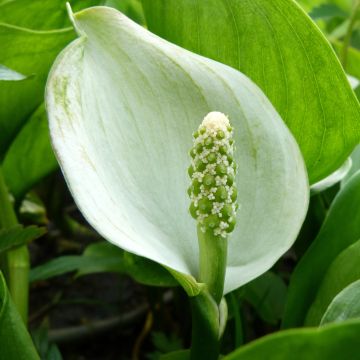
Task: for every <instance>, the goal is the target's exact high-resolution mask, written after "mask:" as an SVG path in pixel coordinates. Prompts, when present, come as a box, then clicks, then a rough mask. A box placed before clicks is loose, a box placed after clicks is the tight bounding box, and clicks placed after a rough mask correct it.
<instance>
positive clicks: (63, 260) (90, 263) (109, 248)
mask: <svg viewBox="0 0 360 360" xmlns="http://www.w3.org/2000/svg"><path fill="white" fill-rule="evenodd" d="M72 271H77V274H76V275H77V276H83V275H87V274H93V273H101V272H119V273H121V274H127V275H129V276H130V277H132V278H133V279H135V280H136V281H138V282H140V283H142V284H145V285H151V286H176V285H177V283H176V281H175V280H174V278H173V277H172V276H171V275H170V274H169V273H168V272H167V271H166V270H165V269H164V268H162V267H161V266H159V265H158V264H156V263H154V262H152V261H150V260H148V259H144V258H140V257H138V256H135V255H132V254H129V253H126V252H124V251H123V250H121V249H119V248H118V247H116V246H114V245H112V244H109V243H107V242H100V243H95V244H91V245H89V246H88V247H87V248H86V249H85V251H84V254H83V255H78V256H77V255H68V256H61V257H58V258H56V259H52V260H50V261H48V262H47V263H45V264H42V265H39V266H37V267H35V268H33V269H31V271H30V281H31V282H33V281H39V280H46V279H49V278H52V277H54V276H59V275H62V274H65V273H68V272H72Z"/></svg>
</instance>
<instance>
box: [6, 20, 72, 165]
mask: <svg viewBox="0 0 360 360" xmlns="http://www.w3.org/2000/svg"><path fill="white" fill-rule="evenodd" d="M73 37H74V32H73V30H72V29H71V28H68V29H67V30H66V29H64V30H59V31H36V30H30V29H26V28H21V27H17V26H14V25H10V24H6V23H1V22H0V44H1V51H0V64H3V65H5V66H6V67H8V68H10V69H12V70H14V71H17V72H19V73H21V74H26V75H28V76H30V75H32V76H31V77H29V78H27V79H25V80H22V81H1V80H0V158H1V157H2V155H3V153H4V151H5V150H6V149H7V147H8V146H9V144H10V142H11V140H12V139H13V138H14V136H15V135H16V133H17V131H18V130H19V129H20V128H21V126H22V125H23V124H24V122H25V121H26V120H27V118H28V116H30V115H31V114H32V112H33V111H34V110H35V109H36V108H37V107H38V106H39V104H40V103H41V102H42V100H43V93H44V86H45V81H46V76H47V73H48V71H49V68H50V66H51V64H52V62H53V61H54V58H55V57H56V55H57V54H58V52H59V51H60V50H61V49H62V48H63V47H64V46H65V45H66V44H67V43H68V42H69V41H70V40H71V39H72V38H73ZM19 49H21V56H20V53H19Z"/></svg>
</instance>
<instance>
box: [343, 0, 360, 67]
mask: <svg viewBox="0 0 360 360" xmlns="http://www.w3.org/2000/svg"><path fill="white" fill-rule="evenodd" d="M359 9H360V0H355V2H354V6H353V12H352V14H351V17H350V23H349V26H348V28H347V31H346V35H345V38H344V44H343V48H342V52H341V63H342V65H343V67H344V69H345V70H346V65H347V55H348V48H349V46H350V41H351V35H352V32H353V29H354V25H355V22H356V20H357V19H356V18H357V14H358V11H359Z"/></svg>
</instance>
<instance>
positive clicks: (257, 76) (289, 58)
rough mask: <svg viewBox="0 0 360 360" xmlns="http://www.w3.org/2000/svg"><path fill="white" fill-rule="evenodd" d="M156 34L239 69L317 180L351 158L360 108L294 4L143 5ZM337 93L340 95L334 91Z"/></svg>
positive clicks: (279, 0)
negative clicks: (282, 123) (282, 125)
mask: <svg viewBox="0 0 360 360" xmlns="http://www.w3.org/2000/svg"><path fill="white" fill-rule="evenodd" d="M143 5H144V10H145V16H146V19H147V23H148V27H149V29H150V30H151V31H153V32H155V33H156V34H158V35H160V36H161V37H163V38H165V39H167V40H169V41H171V42H174V43H176V44H178V45H180V46H182V47H185V48H187V49H189V50H192V51H194V52H196V53H199V54H201V55H204V56H207V57H209V58H212V59H215V60H217V61H220V62H222V63H224V64H227V65H230V66H232V67H234V68H235V69H239V70H240V71H242V72H243V73H244V74H246V75H248V76H249V77H250V78H251V79H252V80H254V81H255V82H256V83H257V84H258V85H259V86H260V87H261V89H262V90H263V91H264V93H265V94H266V95H267V96H268V98H269V99H270V100H271V101H272V103H273V105H274V106H275V108H276V109H277V110H278V112H279V114H280V115H281V117H282V118H283V120H284V121H285V122H286V123H287V125H288V126H289V128H290V129H291V131H292V133H293V134H294V136H295V138H296V140H297V141H298V143H299V145H300V148H301V150H302V153H303V155H304V158H305V162H306V164H307V169H308V173H309V177H310V182H311V183H314V182H316V181H319V180H320V179H322V178H324V177H326V176H327V175H329V174H330V173H332V172H333V171H335V170H336V169H337V168H339V167H340V166H341V164H342V163H343V162H344V161H345V160H346V158H347V157H348V156H349V154H350V152H351V151H352V149H353V148H354V146H355V144H357V143H358V142H359V139H360V137H359V136H360V109H359V105H358V102H357V100H356V98H355V96H354V94H353V92H352V91H351V89H350V86H349V84H348V82H347V80H346V77H345V74H344V72H343V70H342V68H341V66H340V63H339V61H338V59H337V58H336V56H335V54H334V52H333V50H332V49H331V46H330V45H329V43H328V42H327V40H326V39H325V37H324V36H323V35H322V33H321V32H320V30H319V29H318V28H317V27H316V25H315V24H314V23H313V22H312V21H311V20H310V18H309V17H308V16H307V15H306V14H305V13H304V12H303V10H302V9H300V8H299V7H298V6H297V5H296V3H295V2H294V1H292V0H272V1H268V0H245V1H238V0H207V1H200V2H199V1H190V0H143ZM335 89H336V90H335Z"/></svg>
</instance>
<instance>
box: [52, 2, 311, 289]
mask: <svg viewBox="0 0 360 360" xmlns="http://www.w3.org/2000/svg"><path fill="white" fill-rule="evenodd" d="M73 22H74V25H75V27H76V30H77V32H78V33H79V34H80V38H79V39H77V40H75V41H74V42H73V43H72V44H70V45H69V46H68V47H67V48H66V49H65V50H64V51H63V52H62V53H61V54H60V55H59V57H58V59H57V60H56V62H55V64H54V66H53V69H52V71H51V74H50V76H49V79H48V84H47V90H46V106H47V111H48V116H49V121H50V131H51V137H52V142H53V146H54V149H55V152H56V154H57V157H58V160H59V163H60V165H61V168H62V171H63V172H64V175H65V178H66V180H67V183H68V185H69V188H70V190H71V192H72V194H73V196H74V199H75V201H76V203H77V204H78V206H79V208H80V210H81V211H82V213H83V214H84V216H85V217H86V218H87V220H88V221H89V223H90V224H91V225H92V226H93V227H94V228H95V229H96V230H97V231H98V232H99V233H100V234H101V235H102V236H103V237H104V238H105V239H107V240H109V241H110V242H112V243H114V244H116V245H118V246H120V247H121V248H123V249H125V250H127V251H130V252H132V253H135V254H138V255H141V256H144V257H147V258H149V259H152V260H154V261H156V262H158V263H160V264H163V265H165V266H167V267H169V268H171V269H174V270H176V271H178V272H181V273H183V274H187V275H192V276H193V277H195V278H197V276H198V270H199V269H198V268H199V267H198V257H199V252H198V243H197V234H196V225H195V224H194V220H193V219H192V218H191V216H190V214H189V212H188V206H189V199H188V196H187V187H188V185H189V179H188V175H187V168H188V165H189V155H188V150H189V149H190V147H191V144H192V132H193V131H195V130H196V129H197V128H198V126H199V124H200V123H201V121H202V119H203V118H204V116H205V115H206V114H208V113H209V112H211V111H219V112H222V113H224V114H226V115H228V116H229V118H230V119H231V124H232V126H233V128H234V139H235V144H236V152H235V154H234V158H235V161H236V163H237V165H238V169H237V177H236V183H237V187H238V198H239V203H240V204H241V206H240V208H239V210H238V211H237V215H236V217H237V219H236V221H237V226H236V229H235V231H234V232H233V233H232V234H231V236H230V239H229V250H228V263H227V272H226V280H225V292H229V291H231V290H232V289H235V288H237V287H239V286H241V285H243V284H245V283H246V282H248V281H250V280H252V279H254V278H255V277H257V276H259V275H260V274H262V273H263V272H265V271H266V270H268V269H269V268H270V267H271V266H272V265H273V264H274V262H275V261H276V260H277V259H278V258H279V257H280V256H281V255H282V254H283V253H284V252H285V251H287V250H288V249H289V247H290V246H291V245H292V243H293V242H294V240H295V238H296V236H297V234H298V231H299V229H300V226H301V224H302V222H303V219H304V217H305V214H306V210H307V206H308V196H309V189H308V182H307V175H306V170H305V166H304V163H303V159H302V156H301V154H300V151H299V148H298V146H297V144H296V142H295V140H294V138H293V137H292V135H291V134H290V132H289V130H288V129H287V127H286V126H285V125H284V123H283V121H282V120H281V118H280V117H279V115H278V114H277V113H276V111H275V110H274V108H273V107H272V105H271V104H270V102H269V101H268V100H267V98H266V97H265V96H264V95H263V94H262V92H261V91H260V90H259V88H258V87H257V86H256V85H255V84H254V83H252V82H251V81H250V80H249V79H248V78H246V77H245V76H244V75H242V74H241V73H240V72H238V71H236V70H234V69H232V68H230V67H228V66H225V65H223V64H220V63H218V62H215V61H212V60H210V59H207V58H204V57H201V56H198V55H196V54H193V53H191V52H188V51H186V50H184V49H182V48H180V47H177V46H175V45H173V44H171V43H169V42H167V41H164V40H163V39H161V38H159V37H157V36H155V35H153V34H151V33H150V32H148V31H147V30H145V29H144V28H142V27H140V26H138V25H137V24H135V23H134V22H132V21H131V20H129V19H128V18H127V17H125V16H124V15H122V14H121V13H119V12H118V11H116V10H114V9H110V8H106V7H95V8H90V9H87V10H84V11H81V12H79V13H77V14H75V15H74V17H73Z"/></svg>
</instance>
